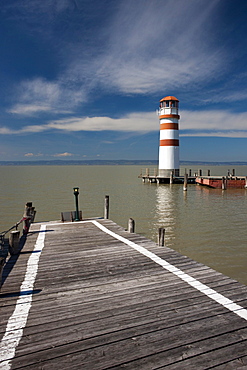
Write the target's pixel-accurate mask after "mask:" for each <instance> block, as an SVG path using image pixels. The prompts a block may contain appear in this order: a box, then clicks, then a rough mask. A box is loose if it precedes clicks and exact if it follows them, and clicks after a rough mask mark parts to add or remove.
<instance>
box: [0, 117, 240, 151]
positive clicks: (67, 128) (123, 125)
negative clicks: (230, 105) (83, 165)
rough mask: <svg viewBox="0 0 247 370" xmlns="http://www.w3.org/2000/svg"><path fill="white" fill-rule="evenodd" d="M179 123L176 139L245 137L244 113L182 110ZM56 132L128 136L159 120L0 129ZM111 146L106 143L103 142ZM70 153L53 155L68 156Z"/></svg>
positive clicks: (76, 120)
mask: <svg viewBox="0 0 247 370" xmlns="http://www.w3.org/2000/svg"><path fill="white" fill-rule="evenodd" d="M180 113H181V120H180V136H209V137H211V136H221V137H235V138H237V137H239V138H241V137H246V136H247V112H244V113H233V112H230V111H223V110H222V111H221V110H210V111H206V110H205V111H188V110H182V111H181V112H180ZM54 130H55V131H56V130H58V131H62V132H65V133H70V132H80V131H88V132H89V131H119V132H120V133H121V135H123V132H125V133H128V132H132V133H136V134H137V135H138V134H139V133H147V132H152V131H157V132H158V131H159V119H158V116H157V115H156V114H155V112H147V113H143V112H137V113H132V114H129V115H126V116H124V117H122V118H111V117H70V118H64V119H60V120H53V121H50V122H48V123H46V124H42V125H31V126H24V127H23V128H21V129H19V130H11V129H8V128H6V127H2V128H0V134H5V135H7V134H26V133H41V132H43V131H53V132H54ZM105 142H106V143H111V142H110V141H105ZM70 155H72V154H71V153H67V152H65V153H62V154H57V156H70Z"/></svg>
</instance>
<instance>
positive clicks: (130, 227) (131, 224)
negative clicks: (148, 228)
mask: <svg viewBox="0 0 247 370" xmlns="http://www.w3.org/2000/svg"><path fill="white" fill-rule="evenodd" d="M128 232H129V233H134V232H135V221H134V220H133V218H130V219H129V222H128Z"/></svg>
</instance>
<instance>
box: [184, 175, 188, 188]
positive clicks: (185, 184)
mask: <svg viewBox="0 0 247 370" xmlns="http://www.w3.org/2000/svg"><path fill="white" fill-rule="evenodd" d="M187 184H188V174H187V173H185V174H184V191H187Z"/></svg>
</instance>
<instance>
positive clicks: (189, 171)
mask: <svg viewBox="0 0 247 370" xmlns="http://www.w3.org/2000/svg"><path fill="white" fill-rule="evenodd" d="M189 177H191V169H190V170H189Z"/></svg>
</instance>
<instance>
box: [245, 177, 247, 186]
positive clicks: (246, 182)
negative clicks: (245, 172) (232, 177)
mask: <svg viewBox="0 0 247 370" xmlns="http://www.w3.org/2000/svg"><path fill="white" fill-rule="evenodd" d="M245 188H247V176H245Z"/></svg>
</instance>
